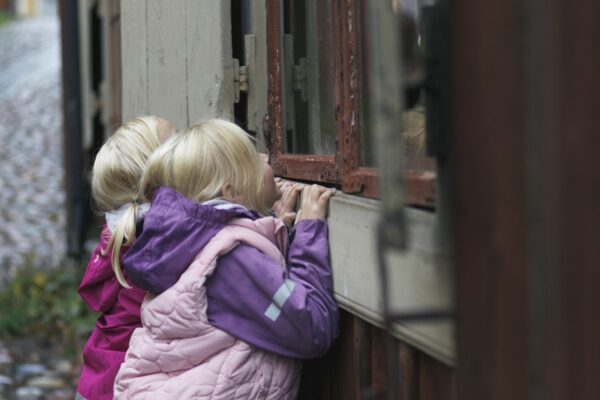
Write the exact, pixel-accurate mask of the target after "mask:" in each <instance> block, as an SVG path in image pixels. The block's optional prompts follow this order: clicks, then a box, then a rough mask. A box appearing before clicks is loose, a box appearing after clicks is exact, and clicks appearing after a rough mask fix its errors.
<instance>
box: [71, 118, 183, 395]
mask: <svg viewBox="0 0 600 400" xmlns="http://www.w3.org/2000/svg"><path fill="white" fill-rule="evenodd" d="M173 131H174V129H173V127H172V125H171V124H170V123H169V122H168V121H166V120H164V119H162V118H158V117H154V116H146V117H139V118H136V119H134V120H132V121H130V122H128V123H126V124H124V125H123V126H121V127H120V128H119V129H117V131H116V132H115V133H114V134H113V135H112V136H111V137H110V138H109V139H108V140H107V141H106V143H105V144H104V145H103V146H102V148H101V149H100V151H99V152H98V154H97V156H96V159H95V161H94V166H93V169H92V176H91V181H92V182H91V183H92V185H91V186H92V197H93V199H94V202H95V203H96V206H97V207H98V208H99V209H100V210H101V211H102V212H103V213H104V215H105V217H106V222H107V223H106V225H105V226H104V229H103V230H102V235H101V237H100V244H99V245H98V247H97V248H96V249H95V250H94V252H93V253H92V256H91V258H90V261H89V263H88V265H87V268H86V271H85V274H84V277H83V280H82V282H81V285H80V286H79V289H78V292H79V295H80V296H81V298H82V299H83V300H84V301H85V302H86V303H87V305H88V306H89V307H90V308H91V309H92V310H93V311H95V312H99V313H100V317H99V318H98V320H97V322H96V327H95V328H94V330H93V331H92V334H91V336H90V338H89V339H88V341H87V343H86V345H85V347H84V349H83V368H82V371H81V377H80V379H79V384H78V387H77V398H78V399H88V400H92V399H99V400H104V399H106V400H108V399H112V398H113V385H114V379H115V375H116V374H117V371H118V369H119V366H120V364H121V363H122V362H123V359H124V357H125V351H126V350H127V347H128V344H129V338H130V337H131V334H132V333H133V330H134V329H135V328H137V327H139V326H141V322H140V306H141V303H142V299H143V298H144V295H145V294H146V291H145V290H142V289H137V288H131V286H130V285H129V284H128V283H127V280H126V278H125V276H124V275H123V273H122V271H121V268H120V266H119V258H118V255H119V253H120V252H124V251H125V250H126V249H127V247H128V246H129V245H130V244H131V241H132V240H133V236H132V234H131V232H129V231H127V230H126V229H124V227H123V225H122V224H120V221H121V219H122V217H123V216H128V215H129V216H131V217H132V218H136V217H134V216H133V214H134V213H135V212H136V211H137V219H138V220H139V219H141V217H142V216H143V213H144V211H145V210H147V208H148V205H139V204H137V203H135V202H134V200H135V197H136V195H137V191H138V190H137V188H138V182H139V180H140V177H141V175H142V171H143V169H144V165H145V163H146V161H147V160H148V157H149V156H150V154H152V152H153V151H154V150H156V148H157V147H158V146H159V145H160V144H161V142H162V141H164V140H165V139H166V138H167V137H169V136H170V135H171V134H172V133H173ZM124 287H128V288H130V289H125V288H124Z"/></svg>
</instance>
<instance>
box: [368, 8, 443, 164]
mask: <svg viewBox="0 0 600 400" xmlns="http://www.w3.org/2000/svg"><path fill="white" fill-rule="evenodd" d="M420 3H422V2H419V1H418V0H405V1H403V2H401V4H402V5H401V6H400V13H401V21H402V33H403V38H402V40H403V42H402V44H400V43H399V40H400V38H398V46H400V45H402V49H403V51H402V54H403V57H404V60H403V61H404V76H403V78H404V80H405V84H406V91H405V93H404V98H405V106H406V107H407V109H406V110H405V111H403V117H404V129H403V132H402V134H403V135H404V138H405V157H404V160H405V165H406V169H407V170H409V171H415V172H435V169H436V168H435V159H434V158H432V157H429V156H427V152H426V144H425V143H426V135H427V132H426V128H425V106H424V104H425V99H424V94H423V90H422V89H420V87H421V85H422V82H423V76H424V65H423V61H422V60H423V56H422V54H423V53H424V51H425V49H423V47H422V44H423V43H424V40H423V39H422V29H421V28H422V27H421V26H420V24H421V21H420ZM366 10H367V7H366V4H365V0H358V2H357V14H358V21H359V29H360V32H359V35H358V52H359V62H360V64H359V68H360V74H359V75H360V90H361V109H360V149H361V152H360V157H361V165H363V166H366V167H376V166H377V162H376V156H375V146H374V143H373V141H374V140H375V135H374V133H373V132H370V131H369V130H370V121H369V112H368V110H369V96H368V93H369V83H368V76H369V71H368V69H367V67H368V57H369V49H368V46H367V43H368V41H367V35H368V25H367V24H368V21H369V19H368V17H367V16H366V15H365V13H366ZM400 112H402V111H400Z"/></svg>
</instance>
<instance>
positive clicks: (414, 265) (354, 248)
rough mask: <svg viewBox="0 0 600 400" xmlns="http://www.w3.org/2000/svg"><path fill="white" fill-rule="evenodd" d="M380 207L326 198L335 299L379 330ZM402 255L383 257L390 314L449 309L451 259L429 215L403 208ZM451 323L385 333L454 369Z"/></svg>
mask: <svg viewBox="0 0 600 400" xmlns="http://www.w3.org/2000/svg"><path fill="white" fill-rule="evenodd" d="M379 208H380V202H379V201H377V200H371V199H366V198H362V197H357V196H350V195H346V194H343V193H339V194H337V195H336V196H335V197H333V198H332V199H331V202H330V207H329V217H328V223H329V238H330V246H331V261H332V269H333V277H334V291H335V296H336V299H337V301H338V303H339V304H340V306H341V307H342V308H344V309H345V310H347V311H349V312H351V313H353V314H355V315H357V316H359V317H360V318H362V319H364V320H366V321H368V322H370V323H372V324H374V325H377V326H383V313H382V311H383V300H382V296H381V290H380V282H379V270H378V263H377V246H376V243H375V237H376V227H377V223H378V221H379ZM406 221H407V236H408V247H407V250H406V251H404V252H402V253H400V252H395V253H393V254H388V255H387V262H388V275H389V282H393V284H392V285H390V293H391V294H392V295H391V297H392V299H391V304H392V305H393V307H392V309H394V310H398V311H419V310H423V309H432V308H436V309H440V308H441V309H448V308H451V307H452V301H453V284H452V282H453V280H452V268H451V257H450V254H448V252H447V251H444V250H443V246H442V244H441V241H440V240H439V237H440V236H441V235H440V229H439V227H438V218H437V216H436V214H435V213H431V212H427V211H423V210H418V209H412V208H407V210H406ZM454 329H455V327H454V322H453V321H450V320H440V321H426V322H418V323H405V324H395V325H394V326H393V328H392V330H391V332H390V333H391V334H392V335H393V336H395V337H397V338H398V339H401V340H402V341H404V342H406V343H408V344H410V345H412V346H414V347H416V348H418V349H421V350H422V351H424V352H426V353H428V354H429V355H431V356H432V357H434V358H436V359H438V360H440V361H442V362H444V363H446V364H449V365H454V364H455V357H456V356H455V345H454Z"/></svg>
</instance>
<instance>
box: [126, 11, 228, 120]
mask: <svg viewBox="0 0 600 400" xmlns="http://www.w3.org/2000/svg"><path fill="white" fill-rule="evenodd" d="M230 8H231V5H230V2H228V1H220V0H206V1H202V2H199V1H196V0H173V1H169V2H165V1H162V0H148V1H146V0H132V1H122V2H121V19H122V22H123V23H122V24H121V30H122V42H121V57H122V73H123V94H122V98H123V119H124V120H126V121H127V120H130V119H132V118H134V117H135V116H137V115H142V114H154V115H159V116H162V117H165V118H167V119H169V120H170V121H172V122H174V123H175V124H176V125H178V126H180V127H184V126H187V125H188V124H190V123H192V122H194V121H196V120H198V119H200V118H214V117H225V118H232V116H233V68H232V65H233V64H232V59H231V57H232V56H231V29H229V21H230V19H231V18H230V12H231V10H230Z"/></svg>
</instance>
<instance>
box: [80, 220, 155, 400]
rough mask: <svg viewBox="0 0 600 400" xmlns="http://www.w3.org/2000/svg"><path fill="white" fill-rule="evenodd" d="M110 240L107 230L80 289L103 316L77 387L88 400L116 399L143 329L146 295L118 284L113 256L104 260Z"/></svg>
mask: <svg viewBox="0 0 600 400" xmlns="http://www.w3.org/2000/svg"><path fill="white" fill-rule="evenodd" d="M109 239H110V231H109V230H108V227H106V226H105V227H104V229H103V231H102V235H101V237H100V244H99V245H98V247H97V248H96V250H94V252H93V253H92V256H91V258H90V261H89V263H88V265H87V269H86V271H85V275H84V276H83V280H82V281H81V285H80V286H79V289H78V293H79V295H80V296H81V298H82V299H83V300H84V301H85V302H86V303H87V305H88V306H89V307H90V309H92V310H93V311H96V312H100V313H101V314H100V317H99V318H98V321H97V322H96V327H95V328H94V330H93V331H92V334H91V336H90V338H89V339H88V341H87V343H86V345H85V347H84V349H83V369H82V371H81V377H80V379H79V384H78V386H77V393H78V394H79V395H80V396H81V397H83V398H85V399H87V400H91V399H98V400H104V399H107V400H108V399H112V398H113V385H114V382H115V376H116V375H117V371H118V370H119V367H120V366H121V363H122V362H123V360H124V359H125V352H126V351H127V348H128V347H129V339H130V338H131V334H132V333H133V331H134V330H135V329H136V328H138V327H140V326H141V325H142V324H141V321H140V306H141V304H142V300H143V299H144V295H145V294H146V292H145V291H143V290H141V289H137V288H133V289H125V288H123V287H122V286H121V285H120V284H119V282H118V281H117V279H116V278H115V274H114V272H113V270H112V264H111V262H110V253H108V254H107V255H105V256H104V255H102V252H101V251H102V250H104V249H106V246H107V244H108V241H109ZM126 250H127V249H125V248H124V251H126Z"/></svg>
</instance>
